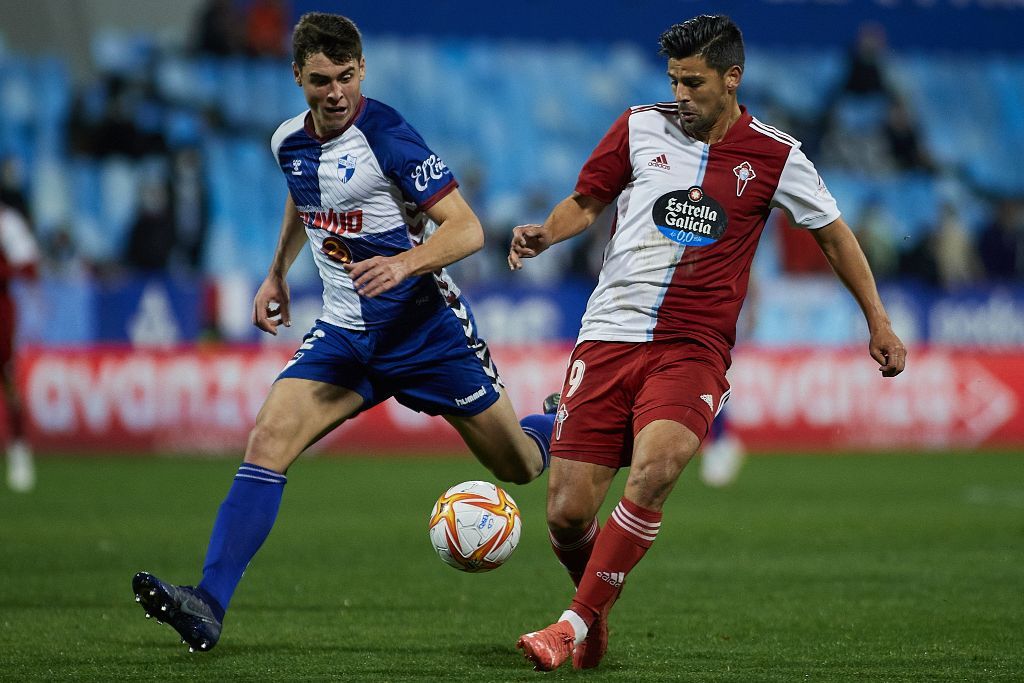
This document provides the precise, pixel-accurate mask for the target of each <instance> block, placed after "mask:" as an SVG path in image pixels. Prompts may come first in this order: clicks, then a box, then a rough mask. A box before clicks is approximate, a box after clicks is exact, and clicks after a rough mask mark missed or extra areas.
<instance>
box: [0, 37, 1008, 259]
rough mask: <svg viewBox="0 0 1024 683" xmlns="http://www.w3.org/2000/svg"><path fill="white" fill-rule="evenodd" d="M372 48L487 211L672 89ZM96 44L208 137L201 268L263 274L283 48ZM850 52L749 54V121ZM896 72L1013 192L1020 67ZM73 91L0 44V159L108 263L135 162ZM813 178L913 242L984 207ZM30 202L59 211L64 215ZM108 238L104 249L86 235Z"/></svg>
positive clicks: (851, 210)
mask: <svg viewBox="0 0 1024 683" xmlns="http://www.w3.org/2000/svg"><path fill="white" fill-rule="evenodd" d="M366 44H367V50H366V56H367V63H368V74H367V80H366V82H365V84H364V92H366V94H368V95H369V96H371V97H375V98H378V99H380V100H382V101H385V102H387V103H389V104H391V105H392V106H394V107H396V108H397V109H399V110H400V111H402V112H403V113H405V114H406V115H407V116H408V117H409V119H410V120H411V122H412V123H413V125H414V126H415V127H416V128H417V129H419V130H420V132H421V133H422V134H423V136H424V137H425V138H426V139H427V141H428V142H429V143H430V144H431V146H432V147H434V148H435V149H436V150H437V151H438V152H439V153H440V154H441V155H442V156H443V157H445V159H446V160H447V161H448V163H449V164H450V165H451V166H452V167H453V169H454V170H455V172H456V175H457V176H464V177H469V176H471V175H475V174H477V173H478V172H479V174H480V175H481V179H482V187H481V188H480V190H479V192H480V196H479V197H476V198H475V199H476V200H477V201H478V202H479V205H480V206H481V207H487V210H493V211H494V212H496V215H495V216H490V219H491V220H490V221H487V222H488V223H489V224H497V223H500V222H501V221H504V220H513V219H515V217H516V216H517V215H522V213H521V212H523V211H526V210H528V206H529V203H530V202H529V197H530V195H532V194H541V195H544V196H546V197H548V198H549V199H550V200H551V201H554V200H557V199H558V198H559V197H560V196H563V195H564V194H566V193H568V192H569V191H570V190H571V189H572V186H573V184H574V181H575V176H576V173H577V171H578V169H579V166H580V164H581V163H582V162H583V161H584V160H585V159H586V157H587V155H588V154H589V153H590V151H591V149H592V148H593V146H594V145H595V144H596V143H597V141H598V140H599V139H600V137H601V136H602V135H603V134H604V132H605V131H606V130H607V128H608V126H609V125H610V124H611V122H612V121H613V120H614V119H615V117H616V116H618V115H619V114H620V113H621V112H622V111H623V110H624V109H625V108H626V106H628V105H630V104H637V103H644V102H653V101H658V100H666V99H669V98H670V96H671V93H670V91H669V88H668V84H667V79H666V77H665V74H664V64H663V63H662V61H661V60H660V59H657V58H655V57H654V55H653V54H648V53H647V52H645V51H644V50H641V49H640V48H637V47H635V46H629V45H617V46H601V47H600V48H599V47H595V46H581V45H568V44H566V45H557V44H543V45H542V44H536V43H529V44H524V43H511V42H494V41H487V42H484V41H465V40H440V41H428V40H425V39H415V40H412V41H409V40H399V39H397V38H391V37H387V36H373V37H369V38H367V41H366ZM94 56H95V58H96V60H97V64H99V65H100V66H101V67H102V68H103V69H105V70H106V71H108V72H112V73H118V72H122V73H131V71H130V70H131V68H132V65H138V64H140V63H149V62H150V61H152V60H155V61H153V66H154V73H155V74H156V85H157V92H158V94H159V96H160V98H161V101H162V102H164V103H165V104H164V105H162V106H159V105H156V104H154V103H151V104H149V105H148V106H147V107H144V108H142V109H140V110H139V111H137V112H136V120H137V123H139V124H140V126H141V127H143V128H144V129H146V130H158V131H162V132H163V134H164V136H165V137H166V139H167V140H168V142H169V143H170V145H171V146H172V147H177V146H183V145H195V144H200V145H201V146H202V149H203V153H204V155H205V160H206V164H207V168H206V174H207V177H208V180H209V187H208V190H209V200H210V202H209V219H210V223H211V226H212V227H211V231H210V245H209V246H210V249H208V250H207V254H208V261H207V267H208V268H210V269H220V268H231V269H240V270H243V271H247V272H250V273H253V274H258V273H262V272H263V271H264V270H265V268H266V259H267V254H268V253H269V250H271V249H272V248H273V245H274V242H275V239H276V234H277V227H278V225H277V221H278V216H279V212H280V205H281V200H282V198H283V196H284V195H283V193H284V188H283V184H282V182H281V178H280V173H279V171H278V170H277V169H276V167H275V165H274V163H273V159H272V158H271V155H270V153H269V149H268V138H269V135H270V133H271V131H272V130H273V129H274V128H275V127H276V126H277V125H278V124H279V123H280V122H281V121H283V120H284V119H286V118H289V117H291V116H294V115H295V114H297V113H299V112H301V111H302V109H303V107H304V103H303V100H302V96H301V91H300V90H299V88H297V87H296V86H295V84H294V82H293V81H292V79H291V76H290V70H289V67H288V60H287V59H282V60H249V59H244V58H232V59H215V58H209V57H190V56H184V55H181V54H161V53H160V52H159V51H158V50H157V49H156V46H155V45H154V43H153V41H152V39H148V38H146V37H144V36H132V35H123V34H115V33H103V34H101V35H100V37H99V38H98V39H97V40H96V41H95V44H94ZM844 59H845V57H844V54H843V53H842V52H840V51H837V50H820V51H789V50H769V49H765V48H752V49H749V50H748V64H747V70H746V73H745V77H744V85H743V90H742V91H741V92H742V93H743V100H744V101H745V102H748V103H751V104H752V105H755V106H757V105H761V106H763V107H765V109H764V110H763V111H765V112H767V113H766V114H761V116H762V118H764V119H765V120H766V121H767V122H768V123H775V121H773V120H772V119H771V118H769V115H768V114H769V113H770V112H772V111H775V110H781V111H783V112H788V113H789V114H790V115H791V117H792V119H793V120H796V121H802V122H807V121H813V120H815V119H817V118H818V117H820V116H821V115H822V114H823V112H824V111H825V109H826V107H828V106H829V104H830V102H831V100H830V98H831V96H832V95H833V94H834V93H835V92H836V90H837V88H838V85H839V83H840V82H841V80H842V77H843V71H844ZM891 67H892V69H891V73H892V76H893V79H894V82H895V83H896V86H897V88H898V89H899V90H900V91H901V92H902V93H903V94H904V95H905V96H906V99H907V100H908V102H909V104H910V107H911V109H912V112H913V114H914V115H915V116H916V117H917V118H918V119H919V122H920V129H921V132H922V134H923V136H924V140H925V142H926V145H927V147H928V148H929V150H930V151H931V153H932V154H933V155H934V157H935V158H936V159H937V160H938V161H939V163H940V164H941V166H942V167H943V168H944V169H950V170H955V171H957V172H961V173H962V174H963V177H962V179H963V180H966V181H967V182H969V183H975V184H977V185H978V186H980V187H982V188H985V189H987V190H989V191H991V192H993V193H1017V194H1021V193H1024V165H1021V164H1020V163H1019V159H1017V156H1018V154H1019V151H1018V150H1020V149H1024V63H1022V62H1020V61H1012V60H1009V59H1007V58H1005V57H998V56H991V57H988V56H984V57H983V56H971V57H963V56H954V55H936V54H923V53H922V54H900V55H894V56H893V58H892V60H891ZM71 93H72V87H71V83H70V78H69V76H68V69H67V66H66V65H64V64H61V63H60V62H59V61H58V60H56V59H54V58H46V57H43V58H29V57H24V56H20V55H12V54H9V53H7V54H5V53H2V52H0V155H5V154H14V155H16V156H17V157H18V158H20V159H21V160H22V162H23V163H24V165H25V166H26V167H27V168H29V169H31V168H32V167H33V164H37V163H38V164H46V168H47V169H50V170H48V171H47V173H46V174H40V179H39V180H38V182H41V183H48V184H49V185H48V186H47V187H44V188H42V189H41V191H37V189H33V191H32V193H31V194H32V196H33V197H41V198H45V197H53V196H55V193H57V192H59V191H61V188H67V192H68V193H69V194H70V196H71V197H72V198H73V199H70V200H69V201H68V202H67V203H68V206H69V208H67V209H64V212H65V213H68V214H73V215H67V216H64V218H67V219H72V218H73V219H74V220H76V221H81V222H82V223H83V225H84V226H85V227H84V228H83V232H84V233H89V231H94V232H95V233H96V234H95V235H94V237H96V239H92V238H88V239H87V240H86V241H87V242H89V243H90V245H91V246H90V249H91V250H93V252H94V255H95V256H97V257H103V258H110V257H112V256H113V255H116V254H117V253H118V250H119V249H120V245H121V244H122V242H123V238H124V234H125V230H126V226H127V224H128V223H129V221H130V218H131V215H132V213H133V211H134V206H133V204H132V203H131V201H130V199H129V198H130V197H132V196H133V194H132V188H133V187H135V186H137V184H138V182H139V177H140V176H139V174H140V173H143V172H144V171H143V170H140V168H139V167H137V165H135V164H130V163H125V162H104V163H102V164H98V163H96V162H89V161H88V160H82V159H73V158H71V157H70V155H69V152H68V149H67V135H66V131H67V124H68V118H69V115H70V109H71ZM224 93H228V95H229V96H227V97H225V96H223V94H224ZM104 98H105V93H104V92H103V90H102V88H100V87H98V86H96V85H93V86H92V87H87V88H86V89H85V91H84V92H83V97H82V99H81V108H82V111H84V112H85V115H86V116H87V117H91V118H97V117H98V116H99V115H100V114H101V112H102V110H103V106H104ZM210 107H217V108H218V109H219V110H220V115H221V116H222V118H223V123H224V127H223V128H222V129H220V130H217V129H214V128H212V127H211V125H210V124H209V123H208V121H207V119H206V117H205V114H204V111H205V110H207V109H209V108H210ZM760 111H762V110H760V109H757V108H755V113H759V112H760ZM837 113H838V116H839V121H840V123H841V124H842V123H845V124H846V125H847V126H848V127H850V128H856V127H864V126H865V125H867V124H868V123H870V124H872V125H880V123H881V121H882V118H883V117H884V115H885V112H884V108H883V107H881V106H879V104H878V102H876V101H872V100H863V99H850V98H847V99H846V100H844V102H843V104H842V106H841V107H839V108H838V110H837ZM785 124H788V122H785ZM785 124H784V123H783V122H779V125H783V126H784V127H785ZM790 132H793V133H794V134H797V135H800V131H798V130H791V131H790ZM822 175H823V176H824V177H825V179H826V181H827V182H828V184H829V186H830V188H831V189H832V191H833V193H834V194H835V195H836V197H837V198H838V199H839V201H840V204H841V206H842V207H843V209H844V213H846V215H847V216H857V215H859V213H860V210H861V208H862V207H863V206H864V205H865V203H867V202H871V201H881V202H883V203H884V204H885V205H886V208H887V209H888V210H889V212H890V213H891V214H892V215H894V216H896V217H898V218H899V219H900V220H901V221H902V222H904V223H905V225H903V226H901V227H900V228H899V229H900V230H901V231H905V233H906V234H907V235H908V236H911V237H913V236H916V235H917V234H918V233H919V232H920V231H921V230H926V229H928V227H929V226H931V225H934V223H935V220H936V217H937V211H938V207H939V205H940V204H941V202H942V201H943V200H946V199H949V198H957V199H958V200H963V201H962V202H961V203H962V206H963V207H964V211H965V215H966V217H967V219H968V224H969V225H970V226H971V227H973V222H975V218H980V216H981V208H980V207H981V206H982V205H981V204H980V203H979V202H978V201H976V200H972V199H970V197H967V194H965V193H967V191H966V190H964V188H963V186H962V185H961V184H958V183H957V182H953V181H951V180H949V179H948V178H947V179H942V180H936V179H934V178H929V177H925V176H913V175H891V176H888V177H885V178H874V177H865V176H863V175H858V174H855V173H851V172H849V171H844V170H841V169H830V168H822ZM968 194H969V193H968ZM965 197H966V199H965ZM40 201H43V200H42V199H40ZM40 213H41V215H43V216H48V217H50V218H48V220H54V221H56V220H57V217H59V216H57V214H59V213H60V212H55V211H53V210H51V211H49V212H47V211H42V212H40ZM55 216H56V217H55ZM47 227H48V226H42V228H43V229H44V230H45V229H46V228H47ZM103 237H105V239H106V240H107V242H108V244H98V243H95V242H96V240H101V239H102V238H103Z"/></svg>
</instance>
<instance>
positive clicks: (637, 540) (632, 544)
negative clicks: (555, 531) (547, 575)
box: [555, 498, 661, 627]
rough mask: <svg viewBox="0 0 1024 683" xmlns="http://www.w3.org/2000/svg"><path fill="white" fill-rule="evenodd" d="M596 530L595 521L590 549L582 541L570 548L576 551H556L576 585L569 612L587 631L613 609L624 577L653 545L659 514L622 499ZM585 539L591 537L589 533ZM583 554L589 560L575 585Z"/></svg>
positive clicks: (659, 520)
mask: <svg viewBox="0 0 1024 683" xmlns="http://www.w3.org/2000/svg"><path fill="white" fill-rule="evenodd" d="M596 527H597V522H596V520H595V522H594V524H593V525H592V527H591V529H592V530H593V536H594V537H595V540H593V541H592V544H593V545H592V549H591V546H590V545H589V543H587V542H583V541H581V542H580V543H577V544H573V546H577V547H576V548H575V549H566V548H565V547H564V546H563V547H562V548H559V547H556V548H555V554H557V555H558V559H559V560H561V561H562V564H563V565H565V568H566V569H568V570H569V575H570V576H572V577H573V581H574V582H577V586H578V588H577V590H576V596H575V598H573V601H572V607H571V609H572V610H573V611H574V612H576V613H577V614H579V615H580V617H582V618H583V621H585V622H586V624H587V626H588V627H589V626H590V625H591V624H593V622H594V620H596V619H597V618H598V617H599V616H601V615H602V614H605V613H606V612H607V610H608V609H609V608H610V607H611V606H612V604H613V603H614V602H615V600H616V598H618V596H619V591H620V590H622V584H623V582H624V581H625V580H626V575H627V574H628V573H629V571H630V570H631V569H632V568H633V567H635V566H636V563H637V562H639V561H640V558H642V557H643V556H644V553H646V552H647V549H648V548H650V547H651V544H652V543H654V539H655V537H656V536H657V535H658V529H660V528H661V512H655V511H653V510H648V509H646V508H642V507H640V506H639V505H637V504H636V503H633V502H631V501H629V500H626V499H625V498H623V499H622V500H620V501H619V504H618V505H617V506H616V507H615V509H614V510H613V511H612V514H611V517H609V518H608V522H607V523H606V524H605V526H604V529H603V530H601V533H600V535H598V534H597V530H596ZM587 535H588V536H589V535H591V532H590V531H589V530H588V533H587ZM584 538H586V537H584ZM585 551H589V552H590V559H589V560H586V566H585V568H584V569H583V570H582V574H583V575H582V580H579V581H577V578H576V577H577V576H579V572H580V570H579V569H578V567H579V565H580V563H581V556H582V555H583V553H584V552H585Z"/></svg>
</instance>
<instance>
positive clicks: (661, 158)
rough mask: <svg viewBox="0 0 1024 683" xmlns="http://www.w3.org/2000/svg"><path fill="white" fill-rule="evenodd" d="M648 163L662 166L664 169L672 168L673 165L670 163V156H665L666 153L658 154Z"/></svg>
mask: <svg viewBox="0 0 1024 683" xmlns="http://www.w3.org/2000/svg"><path fill="white" fill-rule="evenodd" d="M647 165H648V166H654V167H655V168H660V169H662V170H664V171H671V170H672V167H671V166H669V165H668V157H667V156H665V155H664V154H659V155H658V156H656V157H654V158H653V159H651V160H650V161H648V162H647Z"/></svg>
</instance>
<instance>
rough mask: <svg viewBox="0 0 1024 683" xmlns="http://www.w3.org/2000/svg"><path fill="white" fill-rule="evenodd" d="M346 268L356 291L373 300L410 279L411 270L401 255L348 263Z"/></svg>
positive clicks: (376, 257) (375, 257)
mask: <svg viewBox="0 0 1024 683" xmlns="http://www.w3.org/2000/svg"><path fill="white" fill-rule="evenodd" d="M344 267H345V270H346V271H348V274H349V277H351V278H352V282H353V284H355V286H356V291H357V292H359V293H360V294H362V295H363V296H365V297H368V298H371V299H372V298H373V297H375V296H378V295H380V294H383V293H384V292H386V291H388V290H389V289H393V288H395V287H396V286H397V285H398V284H399V283H400V282H402V281H403V280H405V278H407V277H409V268H408V266H406V264H405V261H404V260H403V259H402V258H401V255H398V256H374V257H373V258H368V259H366V260H365V261H356V262H355V263H346V264H345V266H344Z"/></svg>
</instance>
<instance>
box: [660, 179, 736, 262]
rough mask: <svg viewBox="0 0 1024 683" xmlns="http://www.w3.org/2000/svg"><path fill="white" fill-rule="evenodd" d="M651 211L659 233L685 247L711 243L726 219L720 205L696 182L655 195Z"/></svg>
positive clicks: (718, 237) (716, 239)
mask: <svg viewBox="0 0 1024 683" xmlns="http://www.w3.org/2000/svg"><path fill="white" fill-rule="evenodd" d="M651 214H652V218H653V219H654V224H655V225H656V226H658V230H659V231H660V232H661V234H662V235H664V236H665V237H667V238H669V239H670V240H672V241H673V242H678V243H679V244H682V245H684V246H687V247H703V246H706V245H708V244H714V243H715V242H717V241H718V240H719V239H721V237H722V235H724V234H725V227H726V225H727V224H728V222H729V219H728V217H727V216H726V215H725V210H724V209H722V205H721V204H719V203H718V202H716V201H715V200H714V199H712V198H711V197H709V196H707V195H706V194H704V190H703V189H701V187H700V186H699V185H694V186H693V187H691V188H690V189H689V190H686V191H685V192H684V191H683V190H674V191H673V192H669V193H668V194H663V195H662V196H660V197H658V200H657V201H656V202H654V209H653V210H652V211H651Z"/></svg>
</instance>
